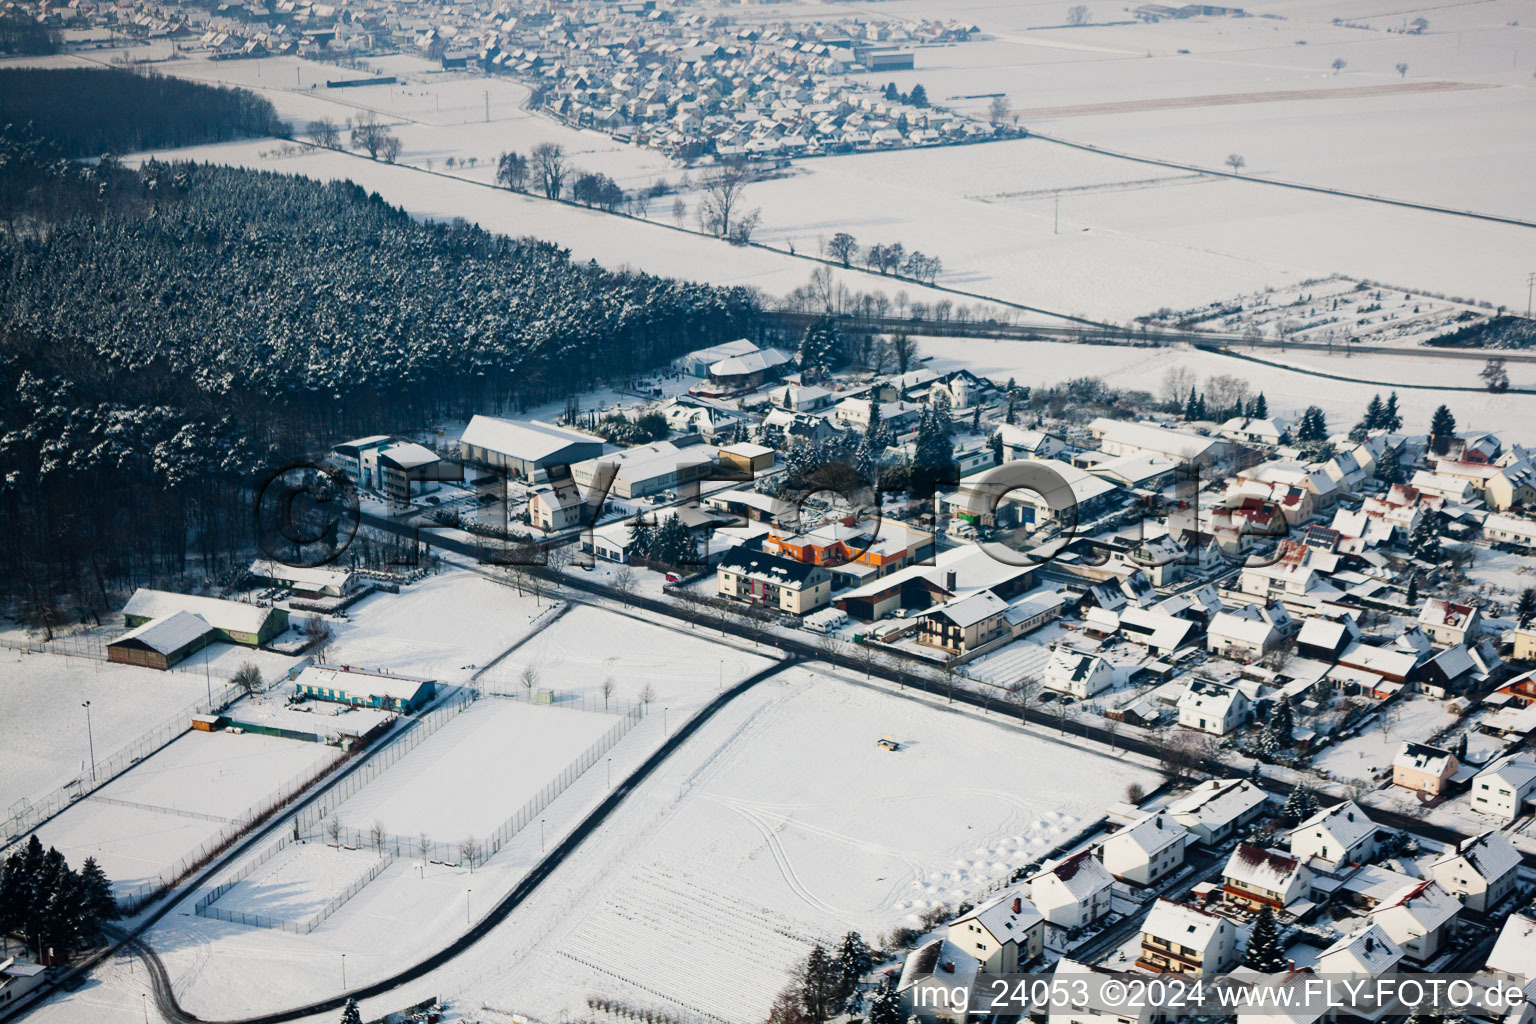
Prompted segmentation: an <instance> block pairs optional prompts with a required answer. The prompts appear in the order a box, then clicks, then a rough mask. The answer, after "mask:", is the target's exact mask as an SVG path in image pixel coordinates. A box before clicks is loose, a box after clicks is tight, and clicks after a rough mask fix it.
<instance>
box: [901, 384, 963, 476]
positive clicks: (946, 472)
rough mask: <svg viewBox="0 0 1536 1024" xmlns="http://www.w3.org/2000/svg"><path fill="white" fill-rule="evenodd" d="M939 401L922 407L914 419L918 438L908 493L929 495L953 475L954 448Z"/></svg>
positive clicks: (954, 470) (954, 471)
mask: <svg viewBox="0 0 1536 1024" xmlns="http://www.w3.org/2000/svg"><path fill="white" fill-rule="evenodd" d="M942 408H943V404H942V403H939V404H937V405H935V406H930V407H928V408H925V409H924V410H923V413H922V416H921V418H919V419H918V421H917V441H916V442H915V443H914V445H913V453H912V476H911V480H910V481H909V487H910V489H911V493H912V494H913V495H915V496H918V497H925V496H931V495H932V494H933V490H934V488H935V487H937V486H938V485H939V484H940V483H943V482H946V481H953V480H954V479H955V478H956V469H955V448H954V444H953V442H951V441H950V439H949V429H948V417H947V415H946V414H945V413H944V412H941V411H940V410H941V409H942Z"/></svg>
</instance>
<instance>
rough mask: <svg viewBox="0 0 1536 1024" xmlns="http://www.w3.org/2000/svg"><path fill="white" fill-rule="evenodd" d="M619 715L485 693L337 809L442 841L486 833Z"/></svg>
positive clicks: (356, 823)
mask: <svg viewBox="0 0 1536 1024" xmlns="http://www.w3.org/2000/svg"><path fill="white" fill-rule="evenodd" d="M618 721H619V718H618V716H617V715H605V714H602V713H601V712H586V711H575V710H568V709H565V708H559V707H553V706H540V705H537V704H532V705H530V704H526V703H523V702H521V701H515V700H512V699H509V698H500V697H486V698H483V699H481V700H478V701H476V702H475V703H474V704H473V705H472V706H471V707H470V708H469V709H468V710H466V711H465V712H463V713H462V714H459V715H455V716H454V717H453V719H452V720H451V721H449V722H448V724H446V725H444V726H443V727H442V728H441V729H439V730H438V731H437V732H435V733H433V734H432V736H431V738H429V739H427V740H426V741H424V742H423V743H422V744H421V745H420V746H418V747H417V748H416V749H414V750H412V751H411V752H410V754H408V755H406V756H405V757H404V758H402V759H401V760H400V761H399V762H398V763H396V764H395V765H394V766H393V767H391V768H390V769H389V770H387V771H385V772H384V773H383V774H382V775H380V776H379V777H378V778H377V779H375V780H374V781H372V782H370V783H369V784H368V785H366V786H364V787H363V788H362V789H361V790H359V791H358V793H357V795H356V796H354V797H352V798H351V799H349V800H347V801H346V802H345V803H343V804H342V805H341V807H340V808H338V810H337V812H336V814H337V817H338V818H340V819H341V820H342V821H343V822H345V823H346V824H347V825H348V826H350V827H353V828H361V829H367V828H368V827H370V826H371V825H372V824H373V823H374V822H376V821H377V822H381V823H382V824H383V826H384V830H385V831H386V832H388V833H390V834H392V835H402V836H415V835H418V834H426V835H428V836H431V837H432V838H434V839H436V840H439V841H442V842H455V841H457V840H459V839H461V838H463V837H465V836H484V835H485V834H487V833H489V832H491V831H493V830H494V829H496V828H497V827H499V826H500V825H501V824H502V822H504V821H506V820H507V819H508V818H510V817H511V816H512V814H513V813H514V812H515V811H516V810H517V809H518V808H520V807H522V806H523V804H525V803H527V802H528V800H529V799H530V798H531V797H532V796H533V795H534V794H535V793H537V792H538V791H539V790H540V789H542V788H544V786H545V784H546V783H548V782H549V781H550V779H551V778H553V777H554V776H555V775H557V774H559V772H560V771H561V769H563V768H564V767H565V766H566V765H568V764H570V763H571V762H572V761H574V760H575V759H576V757H577V756H578V755H579V754H580V753H581V752H582V751H584V750H586V749H587V748H588V747H589V746H591V745H592V744H593V743H595V742H596V741H597V739H598V738H599V737H600V736H602V735H603V733H605V732H607V731H608V730H609V729H610V728H612V727H613V725H614V724H615V723H616V722H618Z"/></svg>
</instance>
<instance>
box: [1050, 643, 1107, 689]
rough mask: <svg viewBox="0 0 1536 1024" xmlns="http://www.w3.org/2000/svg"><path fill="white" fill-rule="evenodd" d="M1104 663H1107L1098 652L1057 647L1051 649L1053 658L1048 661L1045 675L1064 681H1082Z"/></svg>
mask: <svg viewBox="0 0 1536 1024" xmlns="http://www.w3.org/2000/svg"><path fill="white" fill-rule="evenodd" d="M1104 664H1107V663H1106V662H1105V661H1104V659H1103V658H1101V657H1099V656H1098V655H1096V654H1085V653H1084V652H1082V651H1076V650H1073V649H1072V648H1070V647H1057V648H1056V649H1055V650H1053V651H1051V660H1050V661H1049V662H1047V663H1046V666H1045V677H1046V678H1047V679H1055V680H1060V681H1062V682H1072V683H1076V682H1081V681H1082V680H1084V679H1087V678H1089V677H1090V676H1092V675H1093V674H1094V673H1095V672H1097V671H1098V670H1099V666H1101V665H1104Z"/></svg>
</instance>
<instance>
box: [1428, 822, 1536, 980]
mask: <svg viewBox="0 0 1536 1024" xmlns="http://www.w3.org/2000/svg"><path fill="white" fill-rule="evenodd" d="M1463 857H1464V858H1466V861H1467V863H1468V864H1470V865H1471V866H1472V869H1473V870H1474V871H1476V872H1477V873H1478V874H1479V875H1481V876H1482V877H1483V879H1484V881H1487V882H1493V881H1495V880H1497V879H1500V878H1503V877H1504V876H1505V875H1507V874H1508V873H1509V872H1511V871H1515V870H1518V869H1519V867H1520V861H1521V857H1520V851H1519V850H1516V849H1515V846H1514V844H1513V843H1511V842H1510V841H1509V837H1507V836H1506V835H1505V834H1504V833H1503V832H1494V831H1488V832H1484V833H1483V834H1482V835H1480V836H1473V837H1472V838H1471V839H1463V840H1462V841H1461V842H1460V843H1458V844H1456V848H1455V849H1454V850H1447V851H1446V853H1445V855H1444V856H1443V857H1441V858H1440V859H1439V860H1437V861H1435V863H1434V866H1435V867H1439V866H1440V865H1442V864H1449V863H1450V862H1452V861H1454V860H1457V859H1458V858H1463ZM1533 967H1536V964H1533Z"/></svg>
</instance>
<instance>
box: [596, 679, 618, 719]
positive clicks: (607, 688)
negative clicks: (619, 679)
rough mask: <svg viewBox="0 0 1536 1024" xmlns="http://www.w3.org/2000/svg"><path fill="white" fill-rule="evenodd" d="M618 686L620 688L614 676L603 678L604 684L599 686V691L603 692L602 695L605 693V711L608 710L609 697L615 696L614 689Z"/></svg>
mask: <svg viewBox="0 0 1536 1024" xmlns="http://www.w3.org/2000/svg"><path fill="white" fill-rule="evenodd" d="M617 688H618V684H616V683H615V682H614V681H613V676H609V677H607V678H606V679H604V680H603V685H602V686H600V687H598V691H599V692H601V693H602V695H603V710H604V711H607V710H608V699H609V698H610V697H612V696H613V691H614V690H616V689H617Z"/></svg>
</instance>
